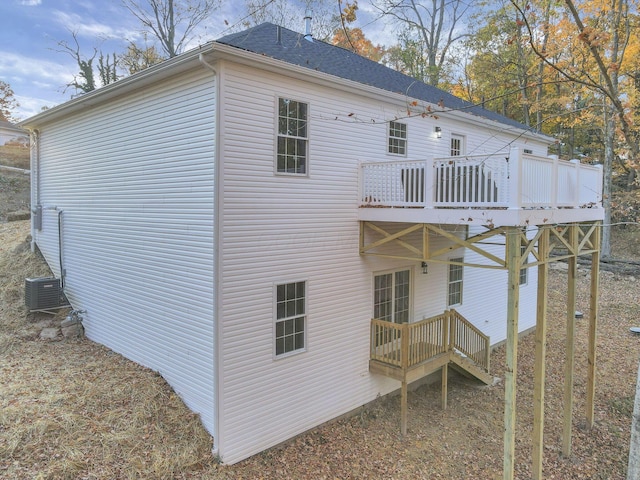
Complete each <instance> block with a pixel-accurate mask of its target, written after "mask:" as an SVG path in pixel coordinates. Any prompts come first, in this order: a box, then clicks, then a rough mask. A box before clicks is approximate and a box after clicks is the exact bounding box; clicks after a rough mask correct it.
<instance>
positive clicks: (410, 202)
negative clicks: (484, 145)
mask: <svg viewBox="0 0 640 480" xmlns="http://www.w3.org/2000/svg"><path fill="white" fill-rule="evenodd" d="M358 215H359V220H362V221H369V222H407V223H437V224H454V225H458V224H463V225H485V226H491V225H502V226H506V225H511V226H525V225H544V224H548V223H570V222H587V221H596V220H602V219H603V218H604V210H603V208H602V168H601V167H600V166H594V165H587V164H582V163H580V161H578V160H572V161H570V162H567V161H563V160H558V159H557V158H553V157H541V156H536V155H532V154H531V153H528V152H527V151H526V150H524V149H521V148H512V149H511V151H509V152H508V153H507V152H505V153H501V154H495V155H461V156H456V157H448V158H429V159H421V160H404V161H383V162H366V163H362V165H361V168H360V209H359V212H358Z"/></svg>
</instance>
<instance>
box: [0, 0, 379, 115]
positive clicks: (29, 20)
mask: <svg viewBox="0 0 640 480" xmlns="http://www.w3.org/2000/svg"><path fill="white" fill-rule="evenodd" d="M141 1H144V0H141ZM336 3H337V2H336ZM243 7H244V2H243V1H242V0H223V1H222V7H221V9H220V10H219V11H218V12H216V13H215V14H214V15H213V16H212V18H211V20H210V21H209V22H207V24H206V26H203V28H201V29H200V30H199V31H198V32H197V36H196V39H195V43H194V45H192V46H196V45H197V43H204V42H206V41H209V40H214V39H216V38H219V37H220V36H222V35H224V34H226V33H229V25H235V24H237V23H238V22H239V21H240V20H241V19H242V17H243V11H244V8H243ZM368 10H369V12H368ZM0 18H2V20H3V21H2V28H1V29H0V80H2V81H4V82H7V83H8V84H9V85H11V88H12V89H13V91H14V94H15V98H16V100H17V101H18V102H19V103H20V107H19V108H18V109H17V110H16V111H15V112H14V116H15V117H17V118H18V119H25V118H28V117H29V116H31V115H35V114H36V113H38V112H39V111H40V110H41V109H42V107H45V106H47V107H52V106H55V105H57V104H59V103H63V102H65V101H67V100H69V99H70V98H71V96H72V95H73V94H74V93H75V91H74V89H71V88H66V87H65V86H66V84H68V83H69V82H71V81H72V80H73V77H74V75H75V74H77V72H78V67H77V64H76V62H75V60H74V59H73V58H72V57H71V56H70V55H69V54H68V53H66V52H64V49H63V48H62V47H61V46H60V45H58V43H59V42H60V41H66V42H68V43H69V44H71V45H73V37H72V35H71V32H75V33H76V37H77V39H78V42H79V44H80V51H81V53H83V54H84V55H85V56H90V55H91V54H92V53H93V48H94V47H96V48H98V49H99V50H102V51H103V52H104V53H105V54H106V53H111V52H117V53H120V52H122V51H124V50H125V48H126V45H127V44H128V41H134V42H140V43H142V42H141V38H142V37H141V32H140V26H139V22H138V20H137V19H136V18H135V17H134V16H133V15H132V14H131V13H130V12H128V11H127V10H126V9H125V8H124V7H123V6H122V3H121V1H120V0H0ZM368 18H369V19H370V18H371V14H370V8H367V5H366V3H365V2H362V1H361V2H360V10H359V22H358V23H361V24H363V25H365V24H367V19H368ZM369 22H370V20H369ZM368 25H369V27H366V28H365V27H363V29H364V30H365V34H366V35H368V36H370V38H372V39H374V40H375V35H376V32H375V30H376V29H377V28H380V29H382V28H383V25H380V22H374V23H373V24H372V23H368ZM303 28H304V27H303V20H302V18H301V19H300V28H299V31H302V30H303ZM377 41H378V42H380V40H377ZM96 61H97V60H96ZM65 89H66V90H65Z"/></svg>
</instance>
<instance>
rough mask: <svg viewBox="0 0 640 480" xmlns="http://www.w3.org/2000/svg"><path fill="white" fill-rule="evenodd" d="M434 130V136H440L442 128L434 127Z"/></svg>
mask: <svg viewBox="0 0 640 480" xmlns="http://www.w3.org/2000/svg"><path fill="white" fill-rule="evenodd" d="M435 132H436V138H442V128H440V127H436V128H435Z"/></svg>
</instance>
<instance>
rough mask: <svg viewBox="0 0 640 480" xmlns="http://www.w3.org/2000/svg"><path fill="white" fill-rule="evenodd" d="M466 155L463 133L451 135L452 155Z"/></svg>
mask: <svg viewBox="0 0 640 480" xmlns="http://www.w3.org/2000/svg"><path fill="white" fill-rule="evenodd" d="M460 155H464V137H463V136H462V135H456V134H455V133H454V134H452V135H451V156H452V157H459V156H460Z"/></svg>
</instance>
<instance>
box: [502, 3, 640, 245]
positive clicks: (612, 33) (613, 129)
mask: <svg viewBox="0 0 640 480" xmlns="http://www.w3.org/2000/svg"><path fill="white" fill-rule="evenodd" d="M511 3H512V4H513V6H514V7H515V9H516V10H517V12H518V13H519V15H520V17H521V20H522V22H524V24H525V25H526V27H527V31H528V38H529V45H530V48H531V50H532V51H533V52H534V53H535V54H536V55H537V56H538V57H539V58H540V59H541V61H543V62H544V64H545V65H546V66H548V67H550V68H552V69H553V70H554V71H555V72H556V73H557V75H558V76H559V77H560V78H561V79H562V80H563V81H566V82H570V83H571V84H572V85H573V86H574V88H575V89H576V91H577V92H579V94H580V96H581V97H586V96H587V95H592V96H593V98H594V100H595V102H594V103H595V105H594V106H596V107H597V108H601V111H602V127H603V140H604V188H603V194H604V199H603V205H604V207H605V222H604V224H605V228H604V230H603V242H602V254H603V256H609V255H610V254H611V244H610V229H609V225H610V224H611V203H610V202H611V194H612V192H613V183H612V181H613V171H614V165H615V162H614V160H615V158H616V157H618V158H625V162H624V167H625V168H626V169H627V171H628V172H629V174H628V175H627V178H628V182H627V186H628V187H629V186H631V185H632V184H633V183H634V182H635V180H636V178H637V173H636V172H637V169H638V159H639V158H640V146H639V144H638V128H637V126H636V125H635V124H634V114H633V103H632V102H633V100H632V99H631V97H630V96H629V94H628V92H629V91H632V90H633V89H634V88H635V83H636V81H635V77H634V75H635V73H636V72H637V61H636V60H635V59H634V58H632V57H630V55H629V54H628V53H629V50H627V49H628V47H629V46H630V45H632V44H634V43H637V39H636V38H635V36H634V35H632V32H633V30H632V24H633V22H634V18H635V17H636V14H635V13H633V12H632V7H634V8H635V7H636V5H634V4H632V0H583V1H573V0H564V1H563V2H561V3H560V4H558V7H557V8H558V9H559V10H560V11H561V13H562V16H561V18H560V21H559V22H558V23H557V25H554V26H553V29H552V28H549V30H550V31H552V33H551V34H550V36H549V41H548V42H547V44H546V45H545V46H544V48H543V46H542V45H541V44H540V42H539V41H538V39H537V35H536V33H537V31H538V19H539V18H540V11H539V9H538V8H535V6H533V5H532V4H531V3H529V2H526V3H525V2H520V1H518V0H511ZM585 106H586V105H585Z"/></svg>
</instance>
